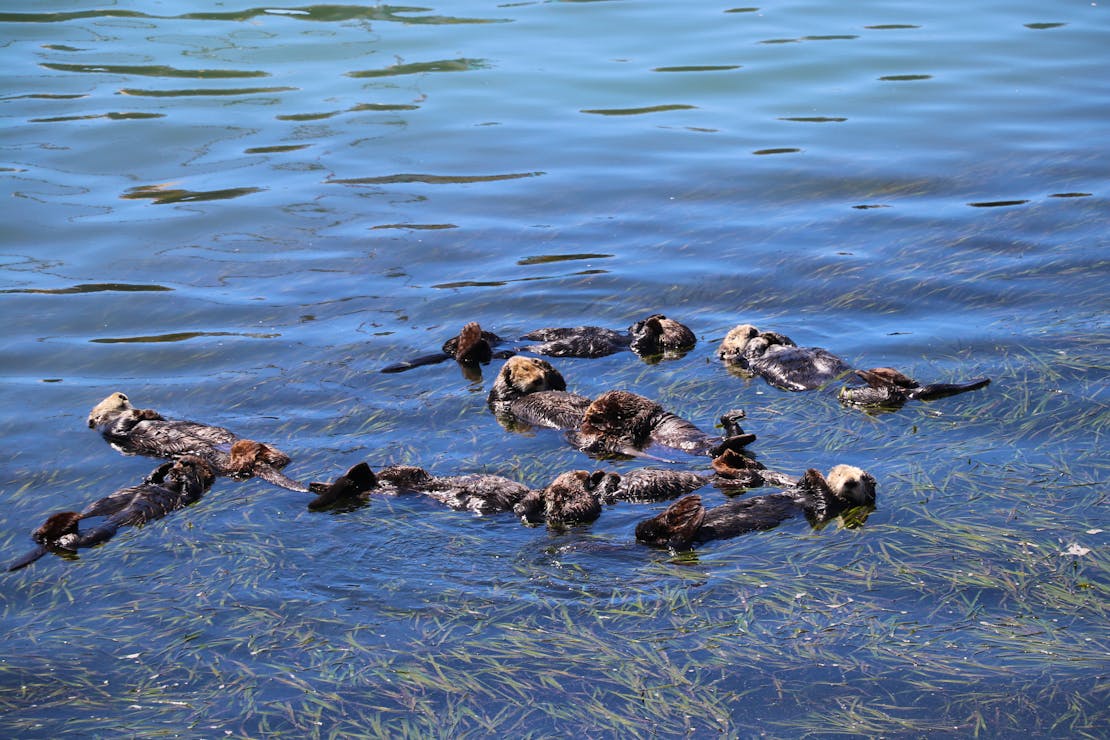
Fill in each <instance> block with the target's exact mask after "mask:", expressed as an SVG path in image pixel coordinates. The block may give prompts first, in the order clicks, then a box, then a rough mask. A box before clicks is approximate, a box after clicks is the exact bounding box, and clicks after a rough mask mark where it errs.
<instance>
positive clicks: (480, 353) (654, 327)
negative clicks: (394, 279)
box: [381, 314, 697, 379]
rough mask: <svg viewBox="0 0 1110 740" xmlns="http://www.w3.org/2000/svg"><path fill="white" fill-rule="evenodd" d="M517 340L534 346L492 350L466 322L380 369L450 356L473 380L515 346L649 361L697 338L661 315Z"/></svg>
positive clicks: (496, 340)
mask: <svg viewBox="0 0 1110 740" xmlns="http://www.w3.org/2000/svg"><path fill="white" fill-rule="evenodd" d="M521 340H522V341H526V342H534V344H528V345H524V346H521V347H518V348H517V349H516V350H511V349H510V350H501V351H496V352H495V351H494V350H493V347H495V346H497V345H499V344H501V343H503V342H504V341H505V340H504V339H502V338H501V337H499V336H497V335H496V334H494V333H492V332H488V331H482V329H481V327H480V326H479V325H478V323H477V322H471V323H469V324H467V325H466V326H464V327H463V329H462V331H461V332H460V333H459V335H458V336H456V337H452V338H451V339H448V340H447V341H446V342H445V343H444V344H443V348H442V351H440V352H436V353H433V354H430V355H422V356H420V357H414V358H413V359H411V360H405V361H404V362H396V363H393V364H392V365H387V366H385V367H383V368H382V370H381V371H382V372H383V373H400V372H404V371H405V370H411V369H413V368H415V367H423V366H425V365H435V364H438V363H440V362H444V361H445V360H450V359H454V360H455V361H457V362H458V363H459V365H460V366H461V367H462V368H463V371H464V373H467V375H468V377H472V379H473V376H474V374H475V371H476V370H477V369H478V365H479V364H481V365H485V364H487V363H489V361H490V359H492V358H494V357H502V358H507V357H510V356H512V355H513V354H515V352H516V351H517V350H519V351H524V352H532V353H534V354H537V355H546V356H548V357H606V356H608V355H611V354H614V353H616V352H620V351H621V350H625V349H630V350H632V351H633V352H634V353H636V355H637V356H639V357H641V358H643V359H645V360H648V361H653V360H656V359H658V358H660V357H662V358H664V359H670V358H672V357H680V356H681V355H682V354H684V353H685V352H687V351H689V350H691V349H693V347H694V345H696V344H697V337H695V336H694V332H692V331H691V330H690V329H689V327H687V326H684V325H683V324H680V323H679V322H677V321H675V320H674V319H668V318H667V317H666V316H664V315H663V314H654V315H652V316H649V317H647V318H646V319H644V320H643V321H637V322H636V323H635V324H633V325H632V326H630V327H628V330H627V331H623V332H621V331H616V330H614V329H606V328H604V327H600V326H573V327H549V328H543V329H536V330H534V331H530V332H528V333H527V334H524V335H522V336H521Z"/></svg>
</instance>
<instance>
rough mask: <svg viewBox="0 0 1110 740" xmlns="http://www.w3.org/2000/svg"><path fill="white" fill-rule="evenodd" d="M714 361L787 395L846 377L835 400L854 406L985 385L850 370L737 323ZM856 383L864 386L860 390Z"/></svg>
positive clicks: (813, 350)
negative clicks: (926, 381) (924, 381)
mask: <svg viewBox="0 0 1110 740" xmlns="http://www.w3.org/2000/svg"><path fill="white" fill-rule="evenodd" d="M717 357H719V358H720V359H721V360H723V361H724V362H725V363H727V364H730V365H734V366H737V367H739V368H741V369H742V370H744V371H746V372H750V373H752V374H754V375H759V376H761V377H762V378H763V379H764V380H766V381H767V382H768V383H770V384H771V385H773V386H775V387H776V388H781V389H783V390H788V391H806V390H813V389H815V388H822V387H824V386H826V385H828V384H829V383H831V382H832V381H834V380H836V379H838V378H842V377H845V376H849V377H848V380H849V384H848V385H847V386H846V387H844V388H842V389H841V391H840V399H841V400H842V401H844V402H845V403H846V404H850V405H855V406H887V407H894V408H897V407H898V406H901V405H902V404H904V403H905V402H906V401H907V400H909V399H912V398H916V399H920V400H924V401H927V400H932V399H935V398H944V397H945V396H953V395H956V394H957V393H965V392H967V391H973V390H977V389H979V388H983V387H984V386H986V385H988V384H990V379H988V378H981V379H978V380H974V381H970V382H968V383H934V384H931V385H925V386H922V385H921V384H920V383H918V382H917V381H915V380H912V379H910V378H908V377H906V376H905V375H903V374H902V373H900V372H898V371H897V370H893V369H891V368H875V369H874V370H855V371H853V370H852V367H851V366H850V365H849V364H848V363H847V362H845V361H844V360H842V359H841V358H839V357H837V356H836V355H834V354H832V353H831V352H829V351H828V350H826V349H824V348H822V347H798V346H797V345H795V344H794V342H793V341H792V340H791V339H790V337H787V336H785V335H782V334H779V333H777V332H761V331H759V330H758V329H756V328H755V327H754V326H752V325H751V324H741V325H740V326H737V327H735V328H733V329H732V330H731V331H729V333H728V334H727V335H726V336H725V338H724V340H723V341H722V342H721V345H720V347H719V348H718V350H717ZM853 372H854V373H855V375H854V376H852V375H851V373H853ZM856 376H858V377H856ZM861 379H862V381H863V382H865V383H866V384H867V385H866V386H861V385H860V380H861Z"/></svg>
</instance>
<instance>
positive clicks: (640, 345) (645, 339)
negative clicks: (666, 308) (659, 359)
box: [628, 313, 698, 356]
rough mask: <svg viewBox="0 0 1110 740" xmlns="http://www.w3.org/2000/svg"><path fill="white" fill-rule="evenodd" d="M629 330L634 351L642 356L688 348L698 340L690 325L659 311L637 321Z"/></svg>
mask: <svg viewBox="0 0 1110 740" xmlns="http://www.w3.org/2000/svg"><path fill="white" fill-rule="evenodd" d="M628 332H629V334H631V335H632V351H633V352H635V353H636V354H638V355H641V356H642V355H653V354H662V353H663V352H664V351H666V350H687V349H690V348H692V347H693V346H694V345H695V344H697V341H698V340H697V337H695V336H694V332H692V331H690V329H689V327H687V326H685V325H683V324H680V323H679V322H677V321H675V320H674V319H668V318H667V317H666V316H664V315H663V314H658V313H657V314H655V315H654V316H649V317H648V318H646V319H644V320H643V321H637V322H636V323H635V324H633V325H632V326H630V327H628Z"/></svg>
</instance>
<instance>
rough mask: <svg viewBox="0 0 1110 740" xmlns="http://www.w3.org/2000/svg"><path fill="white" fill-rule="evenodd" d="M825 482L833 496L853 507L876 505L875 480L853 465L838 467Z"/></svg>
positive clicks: (830, 472) (831, 471)
mask: <svg viewBox="0 0 1110 740" xmlns="http://www.w3.org/2000/svg"><path fill="white" fill-rule="evenodd" d="M825 480H826V481H827V482H828V484H829V489H830V490H831V491H832V494H833V496H835V497H836V498H838V499H839V500H840V501H842V502H844V503H845V504H848V505H851V506H871V505H873V504H874V503H875V478H874V477H872V475H871V474H870V473H865V472H864V471H862V470H860V469H859V468H857V467H855V466H853V465H837V466H836V467H834V468H833V469H832V470H830V471H829V475H828V477H827V478H825Z"/></svg>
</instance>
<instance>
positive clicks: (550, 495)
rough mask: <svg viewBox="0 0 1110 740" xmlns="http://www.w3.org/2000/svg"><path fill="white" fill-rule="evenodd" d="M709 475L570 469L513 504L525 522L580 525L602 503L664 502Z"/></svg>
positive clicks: (593, 515) (596, 513) (598, 510)
mask: <svg viewBox="0 0 1110 740" xmlns="http://www.w3.org/2000/svg"><path fill="white" fill-rule="evenodd" d="M711 480H712V478H710V477H709V476H705V475H699V474H697V473H691V472H689V471H684V470H660V469H657V468H641V469H637V470H630V471H628V472H627V473H617V472H611V471H609V472H607V471H602V470H596V471H594V472H592V473H591V472H589V471H586V470H572V471H570V472H569V473H563V474H562V475H560V476H558V477H557V478H556V479H555V480H554V481H552V483H551V485H549V486H547V487H546V488H542V489H539V490H534V491H530V492H529V493H528V494H527V495H526V496H524V498H523V499H521V501H520V502H519V503H518V504H517V505H516V506H514V507H513V511H514V512H515V513H516V515H517V516H519V517H520V519H521V521H522V522H524V523H525V524H542V523H544V522H546V523H547V524H548V525H550V526H553V527H563V526H566V525H568V524H584V523H588V522H591V521H593V520H594V519H597V518H598V516H600V515H601V507H602V504H606V505H610V504H614V503H616V502H618V501H629V502H634V503H645V502H651V501H666V500H667V499H672V498H676V497H678V496H681V495H683V494H686V493H690V492H691V491H696V490H698V489H699V488H701V487H702V486H705V485H707V484H708V483H710V481H711Z"/></svg>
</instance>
